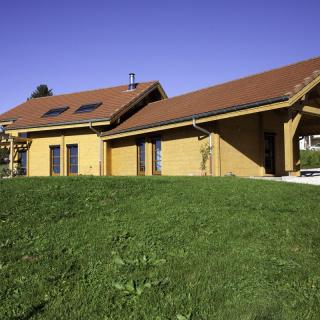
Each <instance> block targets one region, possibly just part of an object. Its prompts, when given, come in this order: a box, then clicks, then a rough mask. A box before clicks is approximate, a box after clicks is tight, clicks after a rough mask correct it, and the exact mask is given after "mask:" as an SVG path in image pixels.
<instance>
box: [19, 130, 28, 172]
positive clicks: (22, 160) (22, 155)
mask: <svg viewBox="0 0 320 320" xmlns="http://www.w3.org/2000/svg"><path fill="white" fill-rule="evenodd" d="M18 137H21V138H28V133H27V132H19V133H18ZM18 164H19V175H22V176H26V175H27V150H26V147H22V148H21V149H20V151H19V152H18Z"/></svg>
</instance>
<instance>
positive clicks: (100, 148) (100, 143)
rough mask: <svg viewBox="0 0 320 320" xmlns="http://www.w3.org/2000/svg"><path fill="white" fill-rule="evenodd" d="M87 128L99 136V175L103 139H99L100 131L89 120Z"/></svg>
mask: <svg viewBox="0 0 320 320" xmlns="http://www.w3.org/2000/svg"><path fill="white" fill-rule="evenodd" d="M89 129H90V130H91V131H92V132H94V133H95V134H96V135H97V136H98V138H99V176H100V177H101V176H102V158H103V157H102V154H103V140H102V139H101V133H102V132H99V131H98V130H97V129H95V128H93V126H92V122H91V121H90V122H89Z"/></svg>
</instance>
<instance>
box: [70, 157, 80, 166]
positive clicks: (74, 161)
mask: <svg viewBox="0 0 320 320" xmlns="http://www.w3.org/2000/svg"><path fill="white" fill-rule="evenodd" d="M70 164H71V165H76V164H78V158H77V157H72V158H70Z"/></svg>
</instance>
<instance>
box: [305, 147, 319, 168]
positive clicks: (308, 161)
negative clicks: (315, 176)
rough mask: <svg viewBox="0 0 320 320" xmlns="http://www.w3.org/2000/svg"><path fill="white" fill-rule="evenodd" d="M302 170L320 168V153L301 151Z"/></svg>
mask: <svg viewBox="0 0 320 320" xmlns="http://www.w3.org/2000/svg"><path fill="white" fill-rule="evenodd" d="M300 161H301V168H302V169H303V168H306V169H308V168H320V151H311V150H301V151H300Z"/></svg>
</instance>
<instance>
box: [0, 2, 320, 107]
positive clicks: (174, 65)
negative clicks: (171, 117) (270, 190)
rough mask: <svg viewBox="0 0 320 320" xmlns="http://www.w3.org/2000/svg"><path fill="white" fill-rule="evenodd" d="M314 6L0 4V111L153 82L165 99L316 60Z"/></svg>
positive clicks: (319, 45) (319, 24)
mask: <svg viewBox="0 0 320 320" xmlns="http://www.w3.org/2000/svg"><path fill="white" fill-rule="evenodd" d="M319 11H320V3H319V1H316V0H305V1H294V0H291V1H287V0H285V1H281V0H279V1H274V0H269V1H259V0H256V1H228V0H226V1H214V0H212V1H204V0H197V1H187V0H185V1H180V0H177V1H173V0H171V1H167V0H162V1H151V0H149V1H144V0H142V1H139V0H135V1H133V0H132V1H113V0H105V1H102V0H91V1H80V0H78V1H74V0H68V1H67V0H65V1H61V0H55V1H47V0H42V1H38V0H29V1H25V0H17V1H9V0H6V1H1V7H0V40H1V42H0V43H1V51H0V113H2V112H4V111H5V110H7V109H9V108H11V107H13V106H15V105H17V104H18V103H21V102H23V101H25V100H26V98H27V97H28V96H29V95H30V93H31V92H32V91H33V90H34V89H35V87H36V86H37V85H39V84H41V83H45V84H48V86H49V87H50V88H52V89H53V91H54V93H55V94H61V93H67V92H75V91H81V90H87V89H95V88H101V87H108V86H114V85H119V84H124V83H125V84H126V83H127V82H128V73H129V72H135V73H136V77H137V81H148V80H160V82H161V83H162V85H163V87H164V89H165V90H166V91H167V93H168V95H169V96H174V95H178V94H181V93H184V92H188V91H191V90H196V89H200V88H202V87H207V86H210V85H214V84H216V83H221V82H224V81H227V80H232V79H235V78H239V77H241V76H245V75H248V74H252V73H256V72H260V71H264V70H267V69H271V68H274V67H279V66H282V65H286V64H289V63H292V62H296V61H299V60H304V59H308V58H311V57H314V56H318V55H320V41H319V30H320V19H319Z"/></svg>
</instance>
